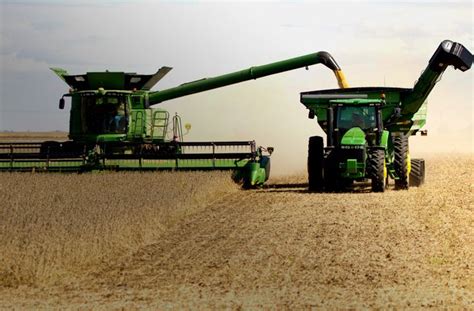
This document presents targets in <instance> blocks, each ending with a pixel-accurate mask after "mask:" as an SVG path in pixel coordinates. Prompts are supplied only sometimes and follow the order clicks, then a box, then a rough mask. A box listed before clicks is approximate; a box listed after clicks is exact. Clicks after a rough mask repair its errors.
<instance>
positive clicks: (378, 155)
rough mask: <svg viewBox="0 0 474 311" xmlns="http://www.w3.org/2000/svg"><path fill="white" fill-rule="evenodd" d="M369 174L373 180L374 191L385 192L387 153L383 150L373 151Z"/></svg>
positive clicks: (370, 158)
mask: <svg viewBox="0 0 474 311" xmlns="http://www.w3.org/2000/svg"><path fill="white" fill-rule="evenodd" d="M368 169H369V174H370V178H371V179H372V191H373V192H384V190H385V182H386V180H387V179H386V178H385V175H386V173H385V170H386V169H385V151H384V150H382V149H376V150H373V151H372V153H371V155H370V157H369V167H368Z"/></svg>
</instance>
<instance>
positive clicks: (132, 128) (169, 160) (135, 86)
mask: <svg viewBox="0 0 474 311" xmlns="http://www.w3.org/2000/svg"><path fill="white" fill-rule="evenodd" d="M318 63H322V64H324V65H325V66H327V67H328V68H330V69H331V70H332V71H333V72H334V74H335V75H336V78H337V79H338V82H339V85H341V86H343V85H344V84H345V80H344V76H343V74H342V72H341V70H340V68H339V66H337V64H336V62H335V61H334V60H333V59H332V57H331V56H330V55H329V54H328V53H326V52H318V53H313V54H309V55H305V56H301V57H296V58H292V59H288V60H284V61H280V62H276V63H271V64H268V65H263V66H257V67H251V68H248V69H245V70H241V71H237V72H234V73H229V74H225V75H222V76H218V77H213V78H206V79H201V80H198V81H194V82H189V83H185V84H182V85H180V86H177V87H174V88H171V89H166V90H161V91H150V90H151V88H152V87H153V86H154V85H155V84H156V83H157V82H158V81H160V80H161V79H162V78H163V77H164V76H165V75H166V74H167V73H168V72H169V71H170V70H171V68H169V67H162V68H161V69H160V70H158V72H156V73H155V74H153V75H143V74H135V73H124V72H109V71H106V72H88V73H86V74H81V75H70V74H68V73H67V72H66V71H65V70H63V69H60V68H52V70H53V71H54V72H55V73H56V74H57V75H58V76H59V77H60V78H61V79H62V80H64V81H65V82H66V83H67V84H68V85H69V87H70V91H69V93H67V94H64V95H63V96H62V98H61V99H60V101H59V108H60V109H64V107H65V104H66V103H65V97H70V98H71V108H70V121H69V140H68V141H63V142H58V141H46V142H39V143H34V142H26V143H19V142H10V143H9V142H4V143H0V170H3V171H60V172H68V171H80V172H84V171H93V170H160V169H169V170H182V169H183V170H193V169H194V170H196V169H197V170H214V169H218V170H233V171H234V178H235V179H236V180H237V181H240V182H242V183H243V184H244V186H248V187H251V186H255V185H261V184H263V183H264V182H265V181H266V180H267V179H268V177H269V173H270V154H271V152H272V151H273V148H262V147H258V146H257V145H256V144H255V142H254V141H230V142H229V141H220V142H212V141H209V142H185V141H184V140H183V131H182V126H181V119H180V118H179V116H177V115H176V116H173V117H170V115H169V113H168V112H167V111H166V110H163V109H160V108H157V107H156V106H153V105H156V104H158V103H161V102H164V101H167V100H172V99H175V98H179V97H183V96H187V95H190V94H195V93H199V92H203V91H207V90H211V89H215V88H219V87H223V86H227V85H231V84H236V83H240V82H243V81H247V80H252V79H257V78H260V77H265V76H268V75H273V74H277V73H281V72H284V71H288V70H293V69H297V68H302V67H307V66H310V65H314V64H318ZM186 127H187V126H186ZM187 129H188V130H189V127H187Z"/></svg>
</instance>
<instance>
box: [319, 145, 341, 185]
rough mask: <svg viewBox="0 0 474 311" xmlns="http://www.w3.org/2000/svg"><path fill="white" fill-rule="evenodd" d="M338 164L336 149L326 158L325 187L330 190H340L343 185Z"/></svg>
mask: <svg viewBox="0 0 474 311" xmlns="http://www.w3.org/2000/svg"><path fill="white" fill-rule="evenodd" d="M338 164H339V163H338V162H337V158H336V156H335V153H334V151H332V152H330V153H329V154H328V155H327V157H326V158H325V159H324V188H325V190H326V191H328V192H338V191H340V190H341V188H342V186H343V182H342V180H340V179H339V178H340V177H339V170H338Z"/></svg>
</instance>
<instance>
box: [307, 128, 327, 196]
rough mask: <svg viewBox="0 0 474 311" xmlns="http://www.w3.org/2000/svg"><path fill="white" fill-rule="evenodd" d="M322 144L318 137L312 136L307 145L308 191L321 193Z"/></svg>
mask: <svg viewBox="0 0 474 311" xmlns="http://www.w3.org/2000/svg"><path fill="white" fill-rule="evenodd" d="M323 157H324V144H323V138H322V137H320V136H312V137H310V138H309V143H308V184H309V185H308V189H309V191H322V190H323V188H324V181H323Z"/></svg>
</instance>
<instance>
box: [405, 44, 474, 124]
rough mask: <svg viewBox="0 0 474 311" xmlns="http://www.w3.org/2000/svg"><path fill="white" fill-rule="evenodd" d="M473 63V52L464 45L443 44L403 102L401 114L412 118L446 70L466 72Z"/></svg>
mask: <svg viewBox="0 0 474 311" xmlns="http://www.w3.org/2000/svg"><path fill="white" fill-rule="evenodd" d="M472 62H473V56H472V54H471V52H469V50H467V49H466V48H465V47H464V46H463V45H462V44H460V43H457V42H453V41H450V40H444V41H443V42H441V43H440V45H439V46H438V48H437V49H436V51H435V53H434V54H433V56H432V57H431V59H430V61H429V62H428V66H427V67H426V69H425V70H424V71H423V73H422V74H421V76H420V78H419V79H418V81H417V82H416V84H415V86H414V87H413V90H412V91H411V92H410V93H409V94H407V96H406V97H405V98H404V99H403V100H402V107H401V108H402V110H401V114H402V115H403V116H408V117H411V116H412V115H413V114H414V113H416V112H417V111H418V109H420V107H421V105H423V103H424V102H425V101H426V99H427V98H428V95H429V94H430V93H431V90H432V89H433V88H434V86H435V85H436V83H437V82H438V81H439V79H440V77H441V76H442V74H443V72H444V71H445V70H446V68H448V67H449V66H453V67H454V69H459V70H461V71H466V70H469V69H470V68H471V65H472Z"/></svg>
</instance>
